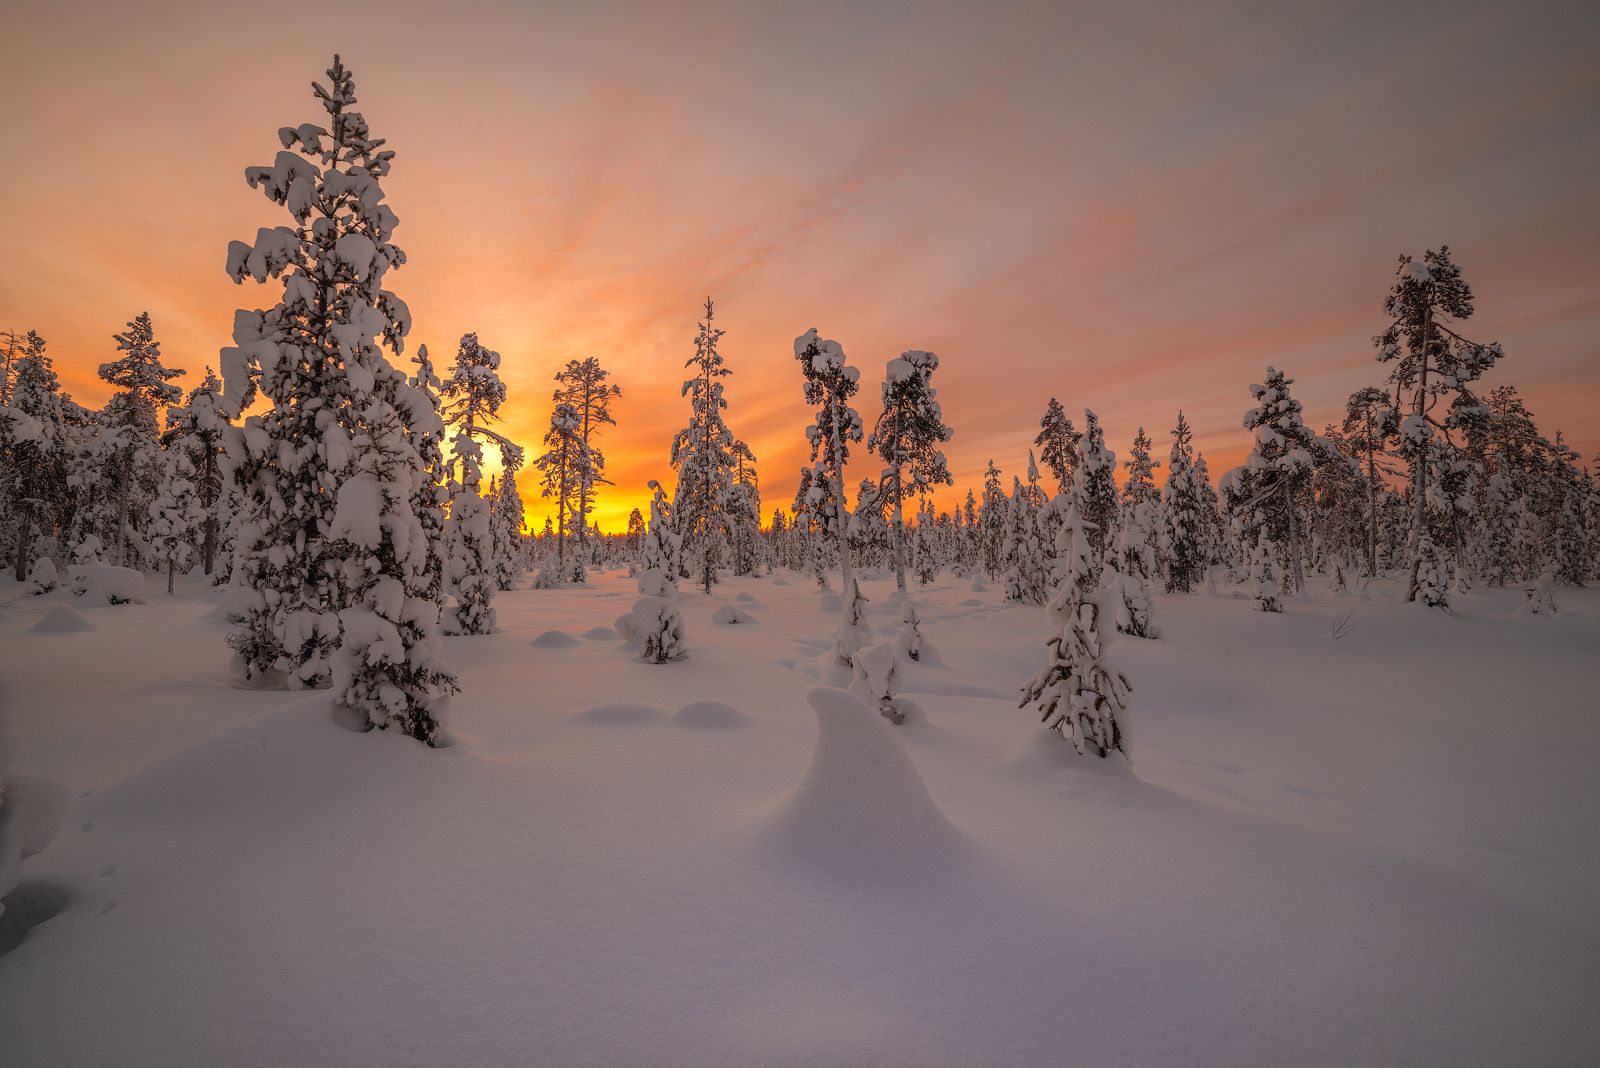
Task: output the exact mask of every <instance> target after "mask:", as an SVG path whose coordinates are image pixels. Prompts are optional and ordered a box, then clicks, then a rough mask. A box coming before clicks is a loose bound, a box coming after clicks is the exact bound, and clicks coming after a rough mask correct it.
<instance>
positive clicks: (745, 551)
mask: <svg viewBox="0 0 1600 1068" xmlns="http://www.w3.org/2000/svg"><path fill="white" fill-rule="evenodd" d="M733 463H734V467H733V481H732V484H731V485H730V486H729V487H728V502H727V518H728V551H729V554H730V555H731V556H732V558H733V559H732V561H731V562H732V564H733V573H734V574H735V575H753V574H755V573H756V571H757V570H758V569H759V568H760V567H761V563H762V559H763V556H764V553H763V550H762V543H761V480H760V477H759V475H758V474H757V472H756V454H755V453H754V452H752V451H750V446H749V445H746V444H745V443H744V442H742V441H737V440H736V441H734V443H733Z"/></svg>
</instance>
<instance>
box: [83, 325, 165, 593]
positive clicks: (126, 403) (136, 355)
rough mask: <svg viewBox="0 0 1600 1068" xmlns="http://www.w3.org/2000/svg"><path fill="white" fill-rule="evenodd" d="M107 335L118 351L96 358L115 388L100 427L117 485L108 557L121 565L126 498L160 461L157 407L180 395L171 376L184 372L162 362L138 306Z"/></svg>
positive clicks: (124, 558) (124, 548)
mask: <svg viewBox="0 0 1600 1068" xmlns="http://www.w3.org/2000/svg"><path fill="white" fill-rule="evenodd" d="M112 340H114V341H115V342H116V343H117V351H118V352H120V353H121V354H122V355H120V356H118V357H117V358H116V359H115V360H112V361H111V362H110V363H103V364H101V365H100V377H101V378H103V379H105V380H106V381H107V382H109V383H110V384H111V385H113V386H115V387H117V390H118V392H117V393H116V395H115V396H113V397H112V398H111V400H110V401H109V402H108V403H107V404H106V423H107V427H106V431H105V433H106V435H107V437H108V438H109V439H111V442H108V444H109V445H110V450H111V451H112V453H113V455H114V457H115V459H114V461H113V462H114V464H115V466H114V469H113V470H112V471H110V472H107V475H108V476H109V477H110V478H111V479H112V480H113V482H114V484H115V486H116V501H117V504H116V530H115V532H114V537H115V540H114V541H113V542H112V548H111V561H112V563H115V564H118V565H124V564H126V563H127V562H128V551H127V547H128V522H129V519H130V518H131V517H130V514H129V512H130V502H131V501H132V500H133V499H134V494H135V487H136V485H137V483H138V482H139V481H140V479H139V478H138V477H137V476H138V475H140V474H141V473H145V472H150V471H153V470H156V469H158V467H159V458H158V448H159V446H158V444H157V437H156V435H157V430H158V427H157V413H158V412H159V411H160V409H161V408H163V407H165V406H167V405H169V404H176V403H177V402H178V401H179V399H181V398H182V396H183V391H182V390H180V389H179V388H178V387H177V386H174V385H172V379H174V378H179V377H181V376H182V375H183V374H184V372H183V371H181V370H175V369H173V368H169V367H165V366H163V365H162V363H161V343H160V342H159V341H157V340H156V339H155V331H154V329H153V328H152V327H151V325H150V313H149V312H140V313H139V314H138V316H136V317H135V318H134V320H133V321H132V322H130V323H129V324H128V329H127V330H125V331H123V332H122V333H120V334H115V335H113V338H112Z"/></svg>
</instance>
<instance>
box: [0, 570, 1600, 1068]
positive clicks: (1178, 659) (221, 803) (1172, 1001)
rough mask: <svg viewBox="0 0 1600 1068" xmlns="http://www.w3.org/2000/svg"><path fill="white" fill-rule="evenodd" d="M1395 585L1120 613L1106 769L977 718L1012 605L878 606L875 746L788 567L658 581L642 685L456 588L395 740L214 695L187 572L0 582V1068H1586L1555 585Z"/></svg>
mask: <svg viewBox="0 0 1600 1068" xmlns="http://www.w3.org/2000/svg"><path fill="white" fill-rule="evenodd" d="M864 588H865V591H866V593H867V595H868V596H869V597H870V598H872V599H873V623H874V625H875V626H877V627H879V628H880V630H885V629H887V628H889V627H890V626H892V625H893V624H892V623H891V620H893V619H897V618H898V613H891V611H890V609H889V608H888V607H887V606H886V604H885V601H886V600H888V598H889V594H890V593H891V591H892V583H891V582H886V581H884V580H883V579H882V578H881V577H878V578H876V579H874V580H873V581H870V582H868V583H866V584H865V586H864ZM1403 592H1404V591H1403V589H1402V588H1400V587H1399V586H1398V585H1396V584H1394V583H1379V584H1377V585H1375V586H1374V587H1373V588H1372V590H1371V593H1370V597H1367V598H1362V597H1359V596H1358V595H1357V594H1355V593H1350V594H1338V595H1334V594H1318V595H1316V596H1315V598H1314V599H1313V600H1310V601H1295V602H1292V603H1291V604H1290V606H1289V611H1288V613H1287V614H1285V615H1282V616H1273V615H1267V614H1263V613H1260V612H1254V611H1251V610H1250V606H1249V604H1248V602H1246V601H1244V600H1235V599H1232V598H1230V597H1228V596H1226V595H1223V596H1216V595H1195V596H1189V597H1158V598H1157V602H1156V617H1157V621H1158V622H1159V624H1160V625H1161V627H1162V628H1163V635H1162V637H1161V638H1160V640H1158V641H1139V640H1136V639H1131V638H1118V640H1116V641H1115V642H1113V643H1112V645H1111V648H1110V656H1111V657H1112V658H1113V659H1114V661H1115V663H1116V664H1117V665H1118V666H1119V667H1121V668H1122V669H1123V670H1124V671H1125V672H1126V673H1127V675H1128V677H1129V679H1130V681H1131V682H1132V684H1133V687H1134V718H1133V719H1132V739H1133V746H1132V755H1133V767H1132V770H1131V772H1130V771H1129V770H1127V769H1125V768H1121V767H1119V766H1117V762H1116V761H1101V760H1096V759H1084V758H1075V757H1074V756H1073V755H1072V753H1071V749H1070V746H1068V745H1067V743H1065V742H1064V741H1063V740H1062V739H1061V738H1060V737H1059V736H1058V735H1055V734H1051V733H1047V732H1045V731H1043V730H1042V729H1040V728H1039V727H1038V725H1037V719H1036V714H1035V713H1034V712H1033V711H1032V710H1031V709H1029V710H1022V709H1018V708H1017V692H1018V688H1019V687H1020V686H1021V685H1022V683H1024V682H1025V681H1026V680H1027V678H1028V677H1029V675H1030V674H1031V673H1032V672H1033V671H1035V670H1036V669H1037V668H1038V667H1039V666H1040V665H1041V664H1042V662H1043V657H1044V647H1043V644H1042V643H1043V641H1044V639H1045V637H1046V632H1045V623H1044V617H1043V612H1042V610H1041V609H1039V608H1028V607H1019V606H1009V605H1003V604H1002V603H1001V596H1000V590H999V589H998V588H997V587H993V586H991V587H988V588H974V584H973V583H972V582H970V581H969V580H956V579H952V578H949V577H942V578H941V579H940V580H939V581H937V582H936V583H934V584H933V585H932V586H930V587H927V588H925V589H922V590H914V594H915V596H916V598H917V600H918V603H919V605H920V606H921V608H922V613H923V618H924V627H923V632H924V634H925V636H926V638H927V640H928V642H929V643H930V644H932V645H933V646H935V647H936V649H937V655H936V656H933V657H929V658H927V659H928V661H929V662H927V663H924V664H920V665H914V666H913V667H912V668H911V669H910V671H909V673H908V674H907V676H906V678H905V680H904V682H903V684H902V692H904V693H905V694H907V695H908V696H910V697H911V698H912V699H913V700H914V701H915V702H916V703H917V704H918V705H919V706H920V708H921V710H922V714H921V715H913V716H912V717H911V718H910V719H909V720H908V721H907V722H906V723H905V724H904V725H902V726H899V727H892V726H890V725H889V724H888V723H887V722H886V721H884V720H882V719H881V718H879V717H878V716H876V715H875V714H871V713H868V712H866V711H865V709H864V708H861V707H856V706H853V705H851V704H850V702H849V700H848V699H844V698H841V697H840V695H839V694H838V693H837V692H833V693H829V692H820V693H819V692H816V690H815V688H817V687H822V686H829V685H834V686H837V685H841V684H843V683H844V682H845V681H846V678H845V677H844V676H841V675H836V674H835V672H834V669H831V668H829V667H828V666H827V657H826V655H825V651H826V650H827V649H828V648H829V647H830V646H831V644H832V640H833V636H834V632H835V630H836V625H837V620H838V610H837V604H836V602H835V603H833V604H830V605H827V606H826V607H825V606H824V604H823V599H822V596H821V595H819V593H818V591H817V590H816V589H815V587H814V586H813V585H812V584H811V583H810V582H809V581H808V580H806V579H804V578H803V577H800V576H795V575H787V574H780V575H779V576H772V577H767V578H760V579H732V580H729V581H727V582H725V583H724V584H723V585H721V586H720V587H718V589H717V591H716V593H715V595H713V596H711V597H709V598H708V597H704V596H702V595H700V594H698V593H696V592H694V591H692V590H689V589H687V588H686V589H685V590H684V592H683V593H682V595H681V600H682V605H683V611H684V616H685V619H686V623H687V626H688V628H689V641H690V643H691V644H690V648H691V657H690V659H688V660H686V661H684V662H681V663H674V664H667V665H661V666H653V665H647V664H644V663H641V662H638V661H637V660H636V659H632V658H630V655H629V652H628V650H627V648H626V647H625V646H624V645H623V644H622V643H621V642H619V641H618V640H617V638H616V636H615V634H614V632H612V631H610V629H609V628H610V624H611V623H612V622H613V621H614V620H615V619H616V618H617V617H618V616H619V615H621V614H622V613H623V612H624V611H626V610H627V609H628V608H629V606H630V605H631V604H632V602H633V600H634V597H635V593H634V585H633V581H632V580H629V579H626V578H624V577H622V576H621V575H620V574H603V575H600V576H597V577H596V578H595V580H594V581H593V582H592V583H591V584H590V586H588V587H586V588H571V589H562V590H555V591H535V590H528V589H522V590H517V591H515V592H512V593H508V594H502V595H500V596H499V597H498V599H497V601H496V607H497V608H498V611H499V619H500V626H501V628H502V629H501V632H500V633H497V634H494V635H492V636H487V637H466V638H449V639H446V640H445V651H446V656H447V659H448V660H449V662H450V664H451V665H452V667H453V668H455V670H456V671H457V672H458V673H459V675H460V677H461V680H462V683H463V686H464V689H465V692H464V693H463V695H462V696H461V697H458V698H457V699H456V700H455V702H454V705H453V708H452V710H451V720H450V728H451V733H452V735H453V737H454V739H455V744H454V745H453V746H452V747H451V748H448V749H443V750H430V749H428V748H425V747H424V746H421V745H418V744H417V743H416V742H414V741H412V740H410V739H407V738H403V737H397V736H394V735H393V734H386V735H380V734H372V735H359V734H355V733H351V732H350V731H347V730H345V729H343V728H341V727H340V726H339V725H338V724H336V723H335V722H334V721H333V719H332V718H331V717H330V714H329V710H328V697H327V695H326V694H325V693H324V694H317V693H313V694H311V695H309V696H307V695H304V694H290V693H286V692H282V691H276V692H261V691H245V690H240V689H236V688H234V687H233V686H232V685H231V683H230V676H229V673H228V662H227V651H226V649H225V648H224V646H223V637H224V634H225V633H226V629H227V628H226V623H225V621H224V620H223V619H222V618H221V617H220V613H219V611H218V607H217V606H218V603H219V595H218V594H217V593H216V592H215V591H212V590H210V589H209V588H208V587H206V586H204V585H202V584H201V583H200V582H198V581H196V580H191V581H189V582H187V583H180V585H179V592H178V595H177V596H176V597H174V598H168V597H166V596H164V595H162V593H161V592H160V587H159V586H158V585H157V584H156V582H155V581H154V580H152V581H151V583H150V592H149V595H148V601H149V603H148V604H144V605H129V606H123V607H115V608H109V607H108V608H97V609H91V608H85V609H82V610H81V612H80V615H81V621H82V624H83V628H82V629H64V628H65V624H70V623H75V622H77V621H74V620H71V619H67V620H66V621H65V623H64V622H63V620H62V619H61V618H60V617H62V616H65V615H70V614H69V613H63V612H57V613H56V614H55V616H54V617H52V621H51V624H50V626H49V627H48V628H47V629H46V630H44V631H40V630H39V629H37V627H36V624H38V623H39V622H40V620H41V618H42V617H44V616H45V615H46V613H47V612H50V611H51V610H52V609H55V608H56V607H57V606H59V605H67V604H70V603H72V602H73V598H72V596H71V595H70V594H69V593H67V592H66V591H65V590H64V589H63V590H57V591H56V592H54V593H51V594H48V595H46V596H44V597H41V598H33V597H27V596H23V595H21V592H20V587H19V586H18V585H17V584H15V583H12V582H10V580H9V579H6V580H4V581H3V582H0V601H6V602H7V605H6V607H5V608H4V609H0V650H3V653H0V661H3V663H0V667H3V679H4V682H3V685H4V691H3V695H0V700H3V701H4V702H5V703H6V705H7V706H8V708H9V713H10V717H11V720H12V726H13V730H14V731H15V733H16V734H17V735H18V738H19V741H20V743H21V748H20V751H19V754H18V757H17V759H16V762H15V765H14V768H15V770H16V771H18V772H26V773H29V774H32V775H38V776H45V777H49V778H54V779H59V780H62V781H64V782H65V783H66V784H67V785H68V786H69V788H70V791H71V797H72V803H71V809H70V812H69V814H68V817H67V819H66V822H65V824H64V826H63V828H62V830H61V832H60V834H59V836H58V837H57V839H56V840H55V842H54V843H53V844H52V845H51V846H50V847H49V848H48V849H47V850H46V851H45V852H43V853H41V854H39V855H38V856H36V857H34V858H33V859H32V860H31V861H29V862H28V863H27V865H26V866H25V868H24V885H23V887H22V888H21V889H20V890H19V891H18V894H17V895H16V896H15V898H14V901H15V902H16V903H15V904H14V906H13V907H12V908H11V909H9V910H8V911H7V913H6V915H5V917H4V918H3V919H0V949H4V948H10V952H7V953H5V955H4V956H0V1064H3V1065H4V1066H5V1068H34V1066H40V1068H43V1066H74V1068H76V1066H96V1065H119V1066H121V1065H163V1066H175V1065H195V1066H217V1065H230V1066H231V1065H359V1064H384V1065H419V1066H420V1065H430V1066H431V1065H467V1064H473V1065H530V1064H537V1065H685V1066H704V1065H753V1064H785V1065H788V1064H861V1065H866V1064H873V1065H877V1064H905V1065H1063V1064H1074V1065H1077V1064H1081V1065H1152V1064H1174V1065H1175V1064H1184V1065H1195V1064H1218V1065H1224V1064H1230V1065H1237V1064H1261V1065H1266V1064H1271V1065H1353V1064H1405V1065H1451V1066H1459V1065H1510V1064H1528V1065H1562V1064H1572V1065H1593V1064H1596V1063H1600V1010H1597V1009H1596V1005H1597V1003H1600V830H1597V816H1600V775H1597V774H1596V768H1597V756H1600V700H1597V698H1596V696H1595V690H1596V689H1597V683H1600V591H1596V590H1561V591H1559V595H1560V597H1561V600H1562V610H1563V611H1562V614H1561V615H1560V616H1558V617H1556V618H1553V619H1552V618H1537V617H1529V616H1524V615H1520V614H1518V613H1517V606H1518V603H1519V601H1520V597H1521V595H1520V593H1519V592H1518V591H1515V590H1512V591H1498V590H1496V591H1490V590H1479V591H1475V592H1472V593H1469V594H1463V595H1460V596H1458V597H1457V598H1456V599H1455V608H1456V613H1457V614H1456V615H1454V616H1446V615H1444V614H1442V613H1439V612H1435V611H1429V610H1427V609H1423V608H1420V607H1417V606H1411V605H1406V604H1403V603H1399V602H1398V598H1399V597H1401V596H1402V595H1403ZM726 605H738V606H740V607H742V608H743V609H745V611H746V612H747V613H748V614H749V615H750V616H751V617H752V621H751V622H749V623H746V624H740V625H736V626H726V625H716V624H713V623H712V621H711V617H712V614H713V611H714V610H716V609H717V608H719V607H722V606H726ZM1347 614H1348V617H1349V618H1348V619H1347V620H1345V619H1344V617H1346V615H1347ZM1341 621H1342V625H1341ZM1336 631H1338V632H1342V636H1338V637H1336V636H1335V632H1336ZM808 694H810V695H811V700H810V702H808ZM813 705H815V709H813ZM52 913H53V915H50V914H52ZM46 916H48V918H44V917H46ZM41 919H42V922H39V921H41ZM29 924H35V925H34V926H32V928H31V929H30V930H26V931H23V930H22V929H21V928H22V927H23V926H26V925H29ZM19 938H20V944H18V940H19Z"/></svg>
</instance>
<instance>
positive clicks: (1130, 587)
mask: <svg viewBox="0 0 1600 1068" xmlns="http://www.w3.org/2000/svg"><path fill="white" fill-rule="evenodd" d="M1124 510H1125V512H1126V513H1127V515H1126V518H1125V519H1124V520H1123V523H1122V531H1121V536H1120V538H1119V539H1118V545H1117V551H1116V553H1115V554H1113V563H1114V566H1115V574H1114V575H1110V574H1109V573H1108V577H1109V578H1111V579H1112V580H1113V582H1114V584H1115V588H1114V590H1113V591H1112V592H1114V593H1115V594H1116V597H1117V630H1119V631H1121V632H1122V633H1123V634H1130V635H1132V636H1133V637H1135V638H1159V637H1161V628H1159V627H1157V626H1156V625H1155V624H1154V623H1153V622H1151V620H1150V580H1151V578H1152V577H1154V575H1155V550H1154V548H1153V547H1152V546H1151V544H1150V529H1151V527H1153V526H1154V525H1155V506H1154V505H1152V504H1151V503H1150V502H1149V501H1137V502H1135V501H1129V502H1128V503H1127V505H1126V506H1125V508H1124Z"/></svg>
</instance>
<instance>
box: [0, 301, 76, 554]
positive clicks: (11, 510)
mask: <svg viewBox="0 0 1600 1068" xmlns="http://www.w3.org/2000/svg"><path fill="white" fill-rule="evenodd" d="M7 401H8V403H7V404H6V405H5V406H4V407H3V408H0V460H3V461H4V462H3V463H0V505H3V506H4V511H5V514H6V516H7V517H8V518H9V519H10V522H11V524H12V527H11V529H12V531H13V538H14V540H13V541H12V546H11V548H12V552H13V558H12V564H13V573H14V574H15V576H16V579H17V581H18V582H23V581H25V580H26V579H27V578H28V572H29V569H30V567H31V565H32V563H33V549H34V536H35V534H36V533H37V532H38V530H39V529H40V528H41V527H43V528H48V527H49V525H50V524H51V523H53V521H54V517H55V514H56V512H57V510H58V509H59V508H60V506H61V503H62V492H63V489H64V487H65V485H66V475H67V443H68V430H67V408H68V406H69V405H71V403H72V402H71V400H70V398H68V397H66V396H65V395H64V394H63V393H62V392H61V384H60V382H59V381H58V380H57V378H56V372H55V366H54V364H53V363H52V361H51V359H50V356H49V354H48V353H46V351H45V341H44V338H42V337H40V336H39V335H38V334H37V333H35V332H34V331H32V330H30V331H28V335H27V338H26V339H25V341H24V342H23V344H22V349H21V352H20V354H18V355H16V356H14V357H13V358H12V362H11V366H10V383H9V395H8V397H7Z"/></svg>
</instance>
